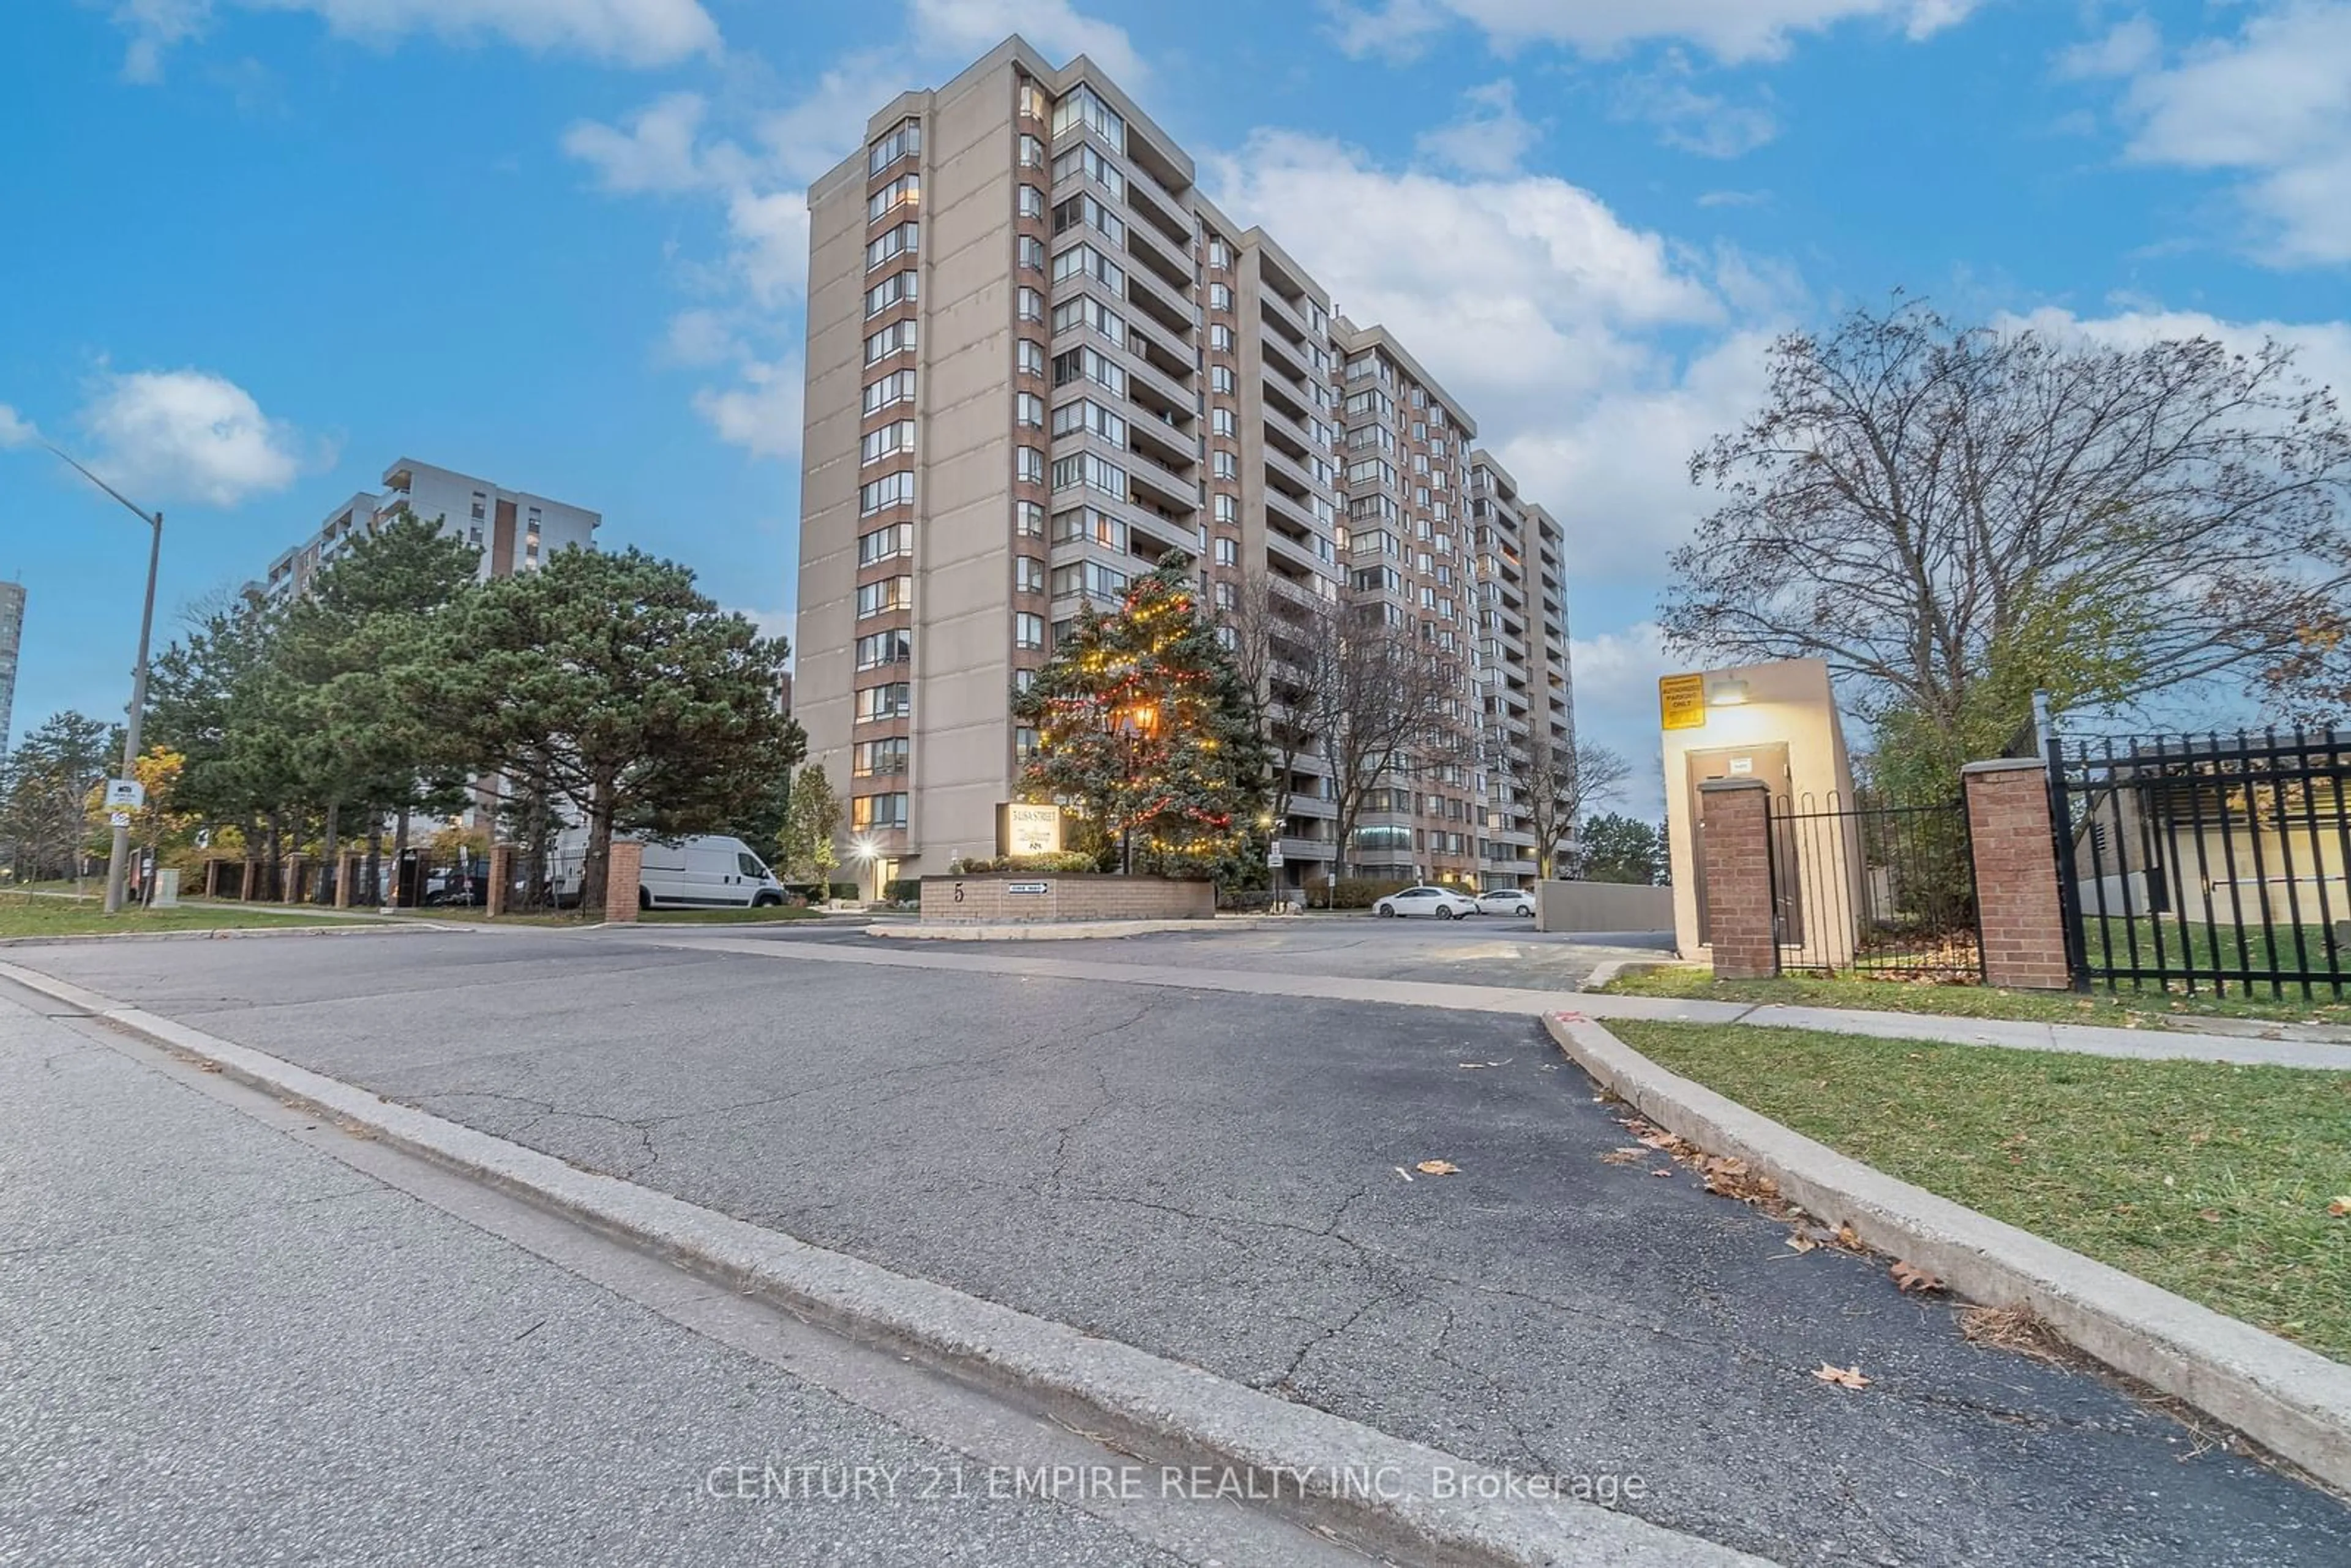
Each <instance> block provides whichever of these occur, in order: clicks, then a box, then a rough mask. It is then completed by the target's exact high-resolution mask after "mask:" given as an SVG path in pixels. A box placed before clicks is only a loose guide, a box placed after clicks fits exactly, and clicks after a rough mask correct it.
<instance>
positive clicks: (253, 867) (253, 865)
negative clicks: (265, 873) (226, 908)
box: [236, 861, 261, 904]
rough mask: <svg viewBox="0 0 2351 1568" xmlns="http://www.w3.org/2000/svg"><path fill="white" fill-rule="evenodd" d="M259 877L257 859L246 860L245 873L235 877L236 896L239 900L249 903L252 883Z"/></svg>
mask: <svg viewBox="0 0 2351 1568" xmlns="http://www.w3.org/2000/svg"><path fill="white" fill-rule="evenodd" d="M260 879H261V862H259V861H247V862H245V873H244V875H243V876H241V877H239V878H238V879H237V884H236V896H237V898H238V900H239V901H240V902H243V903H247V904H249V903H251V902H252V901H253V885H254V883H256V882H258V881H259V880H260Z"/></svg>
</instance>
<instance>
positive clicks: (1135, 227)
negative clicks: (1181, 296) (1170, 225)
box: [1126, 223, 1192, 290]
mask: <svg viewBox="0 0 2351 1568" xmlns="http://www.w3.org/2000/svg"><path fill="white" fill-rule="evenodd" d="M1126 254H1127V258H1128V265H1129V266H1132V267H1148V268H1150V270H1151V273H1152V276H1153V277H1156V278H1158V279H1159V280H1160V281H1161V282H1163V283H1165V284H1166V285H1167V286H1168V287H1171V288H1175V289H1183V290H1188V289H1189V288H1190V287H1192V256H1191V253H1190V251H1189V250H1188V249H1186V248H1183V247H1179V246H1176V245H1175V242H1174V241H1172V240H1170V239H1169V238H1168V237H1167V236H1166V235H1164V234H1162V233H1161V232H1160V231H1159V225H1156V224H1153V223H1129V224H1128V225H1126Z"/></svg>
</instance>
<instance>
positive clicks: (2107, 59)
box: [2057, 15, 2163, 81]
mask: <svg viewBox="0 0 2351 1568" xmlns="http://www.w3.org/2000/svg"><path fill="white" fill-rule="evenodd" d="M2162 57H2163V35H2162V33H2161V32H2159V31H2158V29H2157V27H2156V25H2155V24H2154V22H2152V21H2151V20H2149V19H2148V18H2147V16H2144V15H2140V16H2133V17H2131V18H2129V19H2128V20H2127V21H2123V22H2117V23H2116V24H2115V26H2113V27H2111V28H2109V29H2108V30H2107V31H2106V32H2105V33H2104V34H2102V35H2100V36H2099V37H2095V38H2093V39H2091V40H2090V41H2089V42H2087V43H2085V44H2075V45H2074V47H2072V48H2069V49H2066V50H2064V52H2063V53H2061V54H2060V55H2058V57H2057V74H2058V75H2059V76H2061V77H2064V78H2069V79H2072V80H2075V81H2085V80H2095V79H2096V78H2100V77H2128V76H2137V74H2138V73H2139V72H2141V71H2143V70H2145V69H2147V68H2148V67H2149V66H2152V65H2154V64H2155V63H2156V62H2157V61H2158V60H2159V59H2161V58H2162Z"/></svg>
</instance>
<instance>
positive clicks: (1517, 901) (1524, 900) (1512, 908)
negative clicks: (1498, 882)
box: [1478, 887, 1535, 920]
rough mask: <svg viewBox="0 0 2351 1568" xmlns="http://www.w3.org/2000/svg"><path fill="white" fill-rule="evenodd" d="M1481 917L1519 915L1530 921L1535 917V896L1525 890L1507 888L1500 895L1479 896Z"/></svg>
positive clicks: (1487, 894) (1482, 894)
mask: <svg viewBox="0 0 2351 1568" xmlns="http://www.w3.org/2000/svg"><path fill="white" fill-rule="evenodd" d="M1478 913H1479V914H1480V915H1523V916H1524V917H1525V918H1527V919H1529V920H1532V919H1533V918H1534V917H1535V895H1534V894H1531V893H1529V892H1527V891H1526V890H1525V889H1523V888H1517V887H1506V888H1504V889H1502V890H1501V891H1500V892H1499V893H1481V894H1479V895H1478Z"/></svg>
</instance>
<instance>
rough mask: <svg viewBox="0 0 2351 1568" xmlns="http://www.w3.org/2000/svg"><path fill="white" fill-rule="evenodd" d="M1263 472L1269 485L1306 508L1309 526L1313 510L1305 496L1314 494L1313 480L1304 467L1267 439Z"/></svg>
mask: <svg viewBox="0 0 2351 1568" xmlns="http://www.w3.org/2000/svg"><path fill="white" fill-rule="evenodd" d="M1265 474H1266V483H1267V484H1268V485H1269V486H1274V487H1278V488H1280V489H1281V490H1282V491H1284V492H1285V493H1286V494H1288V495H1289V497H1290V498H1291V499H1292V500H1295V501H1297V502H1298V503H1299V505H1300V506H1301V507H1305V508H1308V509H1307V512H1306V516H1307V517H1308V519H1309V526H1310V527H1311V519H1312V517H1313V512H1312V510H1311V502H1310V501H1309V500H1308V499H1307V497H1311V496H1312V495H1313V494H1314V481H1313V480H1312V479H1311V478H1309V477H1308V476H1307V474H1306V470H1305V468H1304V467H1302V466H1301V465H1299V464H1298V463H1297V462H1296V461H1295V460H1294V459H1292V458H1291V457H1290V455H1288V454H1286V453H1284V452H1283V451H1282V450H1281V448H1280V447H1279V446H1276V445H1275V444H1273V443H1271V442H1270V441H1269V442H1267V443H1266V445H1265ZM1277 481H1278V482H1279V484H1278V485H1277Z"/></svg>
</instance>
